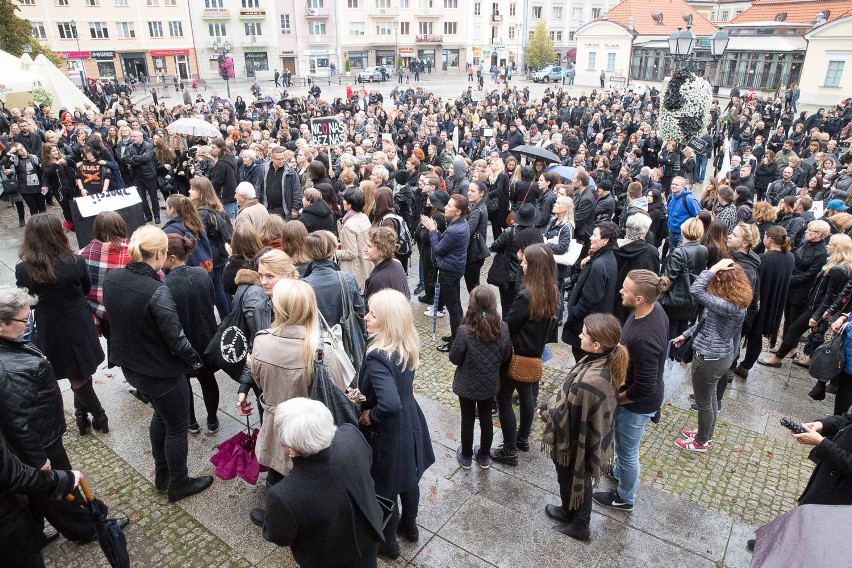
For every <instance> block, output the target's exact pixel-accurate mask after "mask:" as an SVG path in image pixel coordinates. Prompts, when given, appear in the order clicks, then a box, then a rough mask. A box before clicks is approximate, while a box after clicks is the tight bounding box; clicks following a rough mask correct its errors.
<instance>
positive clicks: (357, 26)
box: [349, 22, 366, 36]
mask: <svg viewBox="0 0 852 568" xmlns="http://www.w3.org/2000/svg"><path fill="white" fill-rule="evenodd" d="M365 34H366V29H365V26H364V22H349V35H351V36H362V35H365Z"/></svg>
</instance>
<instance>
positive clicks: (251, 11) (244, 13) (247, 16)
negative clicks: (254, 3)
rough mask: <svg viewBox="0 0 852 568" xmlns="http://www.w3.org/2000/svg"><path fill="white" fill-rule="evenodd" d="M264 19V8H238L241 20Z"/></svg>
mask: <svg viewBox="0 0 852 568" xmlns="http://www.w3.org/2000/svg"><path fill="white" fill-rule="evenodd" d="M265 18H266V8H240V19H241V20H263V19H265Z"/></svg>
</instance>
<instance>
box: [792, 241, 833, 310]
mask: <svg viewBox="0 0 852 568" xmlns="http://www.w3.org/2000/svg"><path fill="white" fill-rule="evenodd" d="M793 256H794V257H795V260H796V265H795V267H794V268H793V275H792V276H791V277H790V288H789V290H788V291H787V303H788V304H790V305H791V306H806V305H807V303H808V292H809V291H810V289H811V286H812V285H813V283H814V282H816V279H817V276H819V272H820V270H822V267H823V266H825V261H826V259H827V258H828V254H827V253H826V250H825V242H823V241H817V242H815V243H814V242H811V241H805V243H804V244H802V246H800V247H799V248H797V249H796V252H795V253H794V254H793Z"/></svg>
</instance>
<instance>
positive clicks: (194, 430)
mask: <svg viewBox="0 0 852 568" xmlns="http://www.w3.org/2000/svg"><path fill="white" fill-rule="evenodd" d="M187 430H189V433H190V434H198V433H199V432H201V426H199V425H198V421H193V422H190V423H189V428H187Z"/></svg>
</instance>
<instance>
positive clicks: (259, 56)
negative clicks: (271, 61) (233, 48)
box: [245, 51, 266, 59]
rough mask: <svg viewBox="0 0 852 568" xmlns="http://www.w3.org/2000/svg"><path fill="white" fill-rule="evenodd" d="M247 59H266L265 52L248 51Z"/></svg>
mask: <svg viewBox="0 0 852 568" xmlns="http://www.w3.org/2000/svg"><path fill="white" fill-rule="evenodd" d="M245 55H246V59H266V52H265V51H246V53H245Z"/></svg>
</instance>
